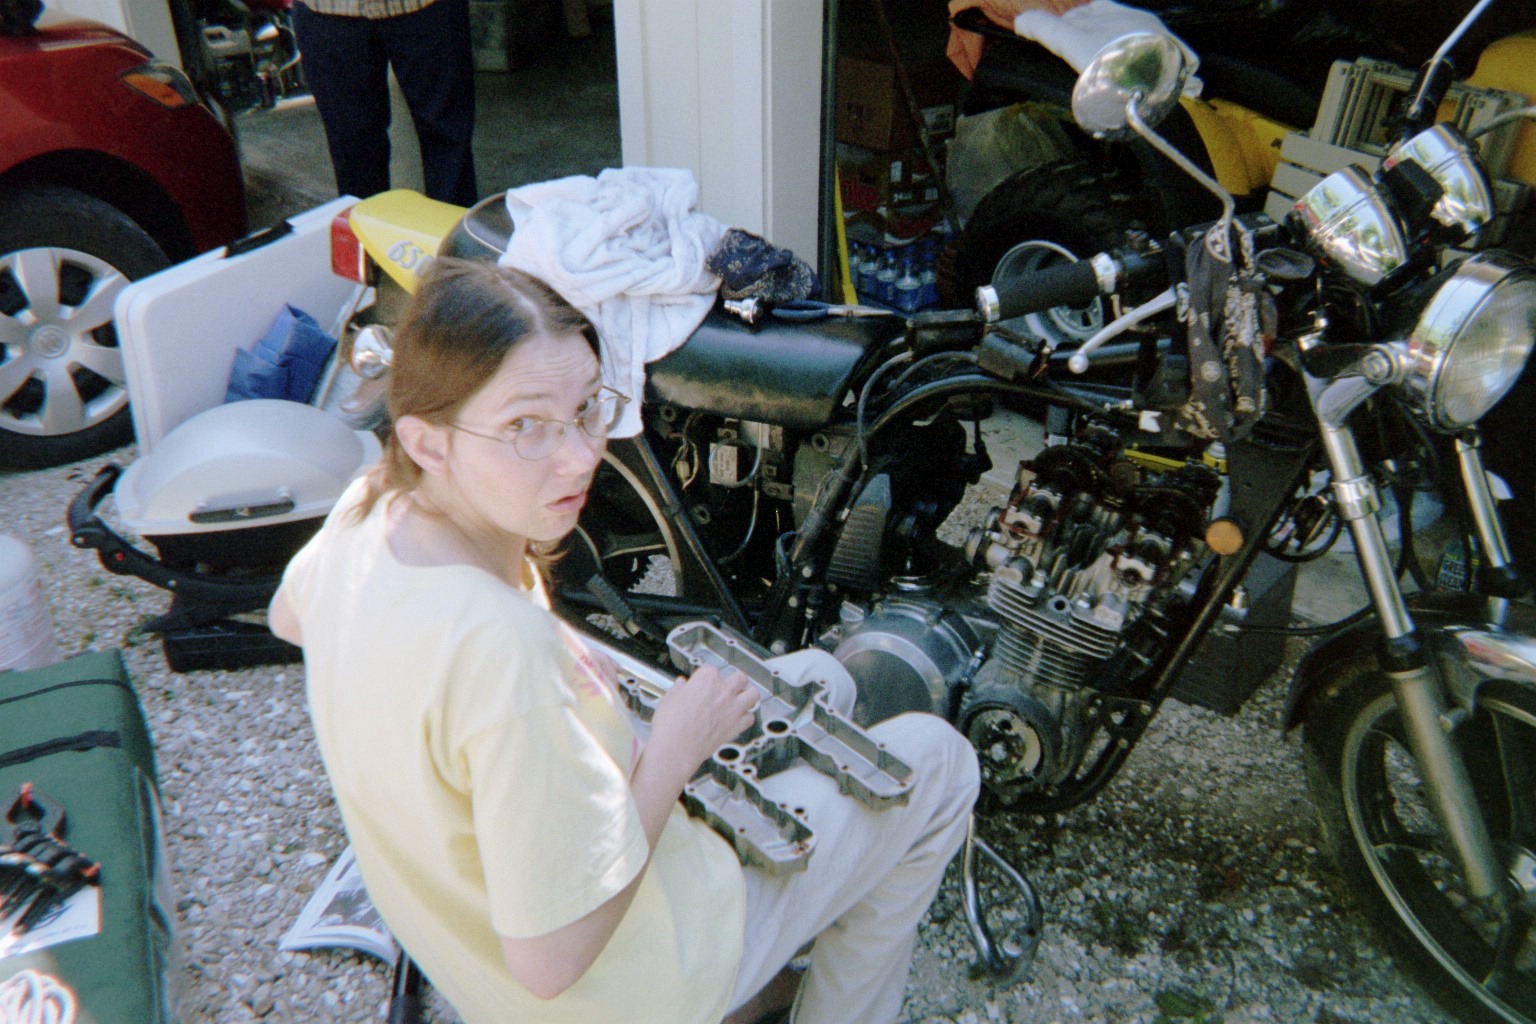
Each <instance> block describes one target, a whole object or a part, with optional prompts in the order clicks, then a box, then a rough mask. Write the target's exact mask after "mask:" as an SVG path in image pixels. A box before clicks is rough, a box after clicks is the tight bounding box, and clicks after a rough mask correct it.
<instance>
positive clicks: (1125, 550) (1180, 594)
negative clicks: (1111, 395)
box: [823, 429, 1221, 797]
mask: <svg viewBox="0 0 1536 1024" xmlns="http://www.w3.org/2000/svg"><path fill="white" fill-rule="evenodd" d="M1220 487H1221V481H1220V477H1219V476H1218V475H1217V474H1216V473H1215V472H1214V471H1212V470H1211V469H1209V468H1207V467H1205V466H1204V465H1201V464H1199V463H1193V464H1183V463H1177V462H1168V461H1167V460H1152V459H1138V458H1136V457H1135V455H1134V453H1133V454H1132V455H1127V454H1126V452H1125V451H1124V449H1123V447H1122V445H1121V442H1120V439H1119V437H1118V436H1117V435H1113V434H1111V433H1110V432H1108V431H1105V430H1102V429H1101V430H1098V431H1097V432H1090V433H1089V435H1088V436H1087V438H1086V440H1079V441H1074V442H1072V443H1069V444H1066V445H1060V446H1057V447H1054V448H1047V449H1046V450H1045V451H1043V452H1042V453H1041V454H1040V455H1039V456H1037V457H1036V458H1035V459H1033V460H1030V461H1026V462H1023V463H1021V464H1020V466H1019V471H1018V475H1017V478H1016V484H1015V486H1014V488H1013V490H1012V492H1011V494H1010V495H1009V497H1008V500H1007V502H1006V503H1005V504H1004V505H1003V506H1001V507H998V508H993V509H992V510H991V511H990V512H989V513H988V514H987V516H986V518H985V520H984V521H983V522H982V524H981V525H980V526H978V527H977V528H975V529H974V530H972V531H971V534H970V536H969V538H968V540H967V543H966V546H965V551H964V558H965V560H966V562H968V568H967V567H962V570H963V571H962V573H961V574H960V575H961V577H962V578H956V577H954V576H951V578H950V579H949V581H948V582H947V583H942V584H941V583H937V582H933V583H924V584H919V583H918V582H917V581H912V580H900V579H898V580H893V581H891V582H890V584H888V589H887V592H886V594H885V596H884V597H882V598H880V599H878V600H876V601H875V602H874V603H873V604H872V605H870V606H867V607H866V606H864V605H860V604H855V603H853V602H851V601H849V602H845V603H844V605H843V608H842V612H841V622H840V625H839V626H838V627H837V628H836V629H835V630H833V632H832V634H830V635H829V636H827V637H824V638H823V644H824V646H826V647H828V648H829V649H832V650H833V653H834V654H835V656H836V657H837V659H838V661H840V662H842V663H843V665H844V667H845V668H847V669H848V671H849V673H850V674H851V675H852V676H853V677H854V679H855V680H856V681H857V683H858V686H859V703H858V706H857V709H856V711H855V718H856V720H857V721H859V722H860V723H863V724H868V723H870V722H874V721H879V720H880V719H882V718H887V717H890V716H891V715H894V714H899V713H901V712H902V711H908V710H925V711H933V712H936V713H938V714H943V715H946V716H947V717H950V718H951V719H952V720H954V721H955V722H956V724H957V725H958V727H959V728H960V730H961V731H962V732H964V733H966V735H967V736H969V738H970V739H971V742H972V744H973V745H974V746H975V747H976V750H977V752H978V755H979V757H980V760H981V766H982V775H983V780H984V781H985V783H986V784H987V786H988V787H989V788H990V789H991V790H993V791H994V793H996V794H998V795H1000V796H1004V797H1014V796H1017V795H1019V794H1020V793H1022V792H1026V791H1045V790H1049V789H1051V788H1052V787H1054V786H1056V785H1058V784H1060V783H1061V782H1062V781H1064V780H1065V779H1066V778H1067V777H1068V776H1069V775H1071V773H1072V772H1073V771H1074V770H1075V769H1076V768H1077V767H1078V766H1079V765H1080V764H1081V763H1082V762H1083V760H1084V758H1085V756H1086V755H1087V754H1088V753H1089V752H1090V751H1091V750H1093V749H1097V748H1095V747H1094V737H1095V735H1096V734H1098V730H1097V729H1096V718H1095V717H1094V716H1095V714H1096V712H1095V710H1094V709H1095V707H1096V706H1097V705H1098V703H1099V702H1098V700H1097V696H1098V693H1099V691H1100V690H1101V689H1102V688H1103V686H1104V683H1105V680H1104V678H1103V676H1104V673H1106V672H1107V671H1110V670H1116V671H1119V670H1121V662H1120V661H1115V660H1114V659H1116V658H1117V656H1118V655H1120V654H1121V653H1122V652H1124V651H1126V650H1127V649H1128V648H1129V650H1130V652H1131V653H1132V655H1133V656H1134V657H1145V654H1144V653H1143V649H1144V648H1146V646H1147V644H1148V642H1149V640H1148V638H1149V636H1151V637H1154V638H1156V639H1155V642H1160V638H1161V636H1162V634H1160V633H1157V632H1156V631H1155V630H1153V629H1149V628H1138V624H1139V623H1141V622H1142V621H1143V619H1145V618H1146V616H1147V615H1148V614H1149V613H1150V614H1154V615H1155V614H1157V613H1158V612H1160V611H1162V610H1165V609H1167V608H1168V607H1170V606H1171V605H1174V604H1178V603H1181V602H1184V601H1187V600H1188V599H1189V598H1190V596H1191V594H1192V593H1193V588H1194V584H1195V581H1196V580H1197V578H1198V575H1199V572H1200V570H1201V569H1202V567H1203V566H1204V565H1206V564H1207V563H1208V559H1209V554H1210V553H1209V550H1208V549H1207V548H1206V546H1205V543H1204V539H1203V534H1204V529H1205V525H1206V523H1207V521H1208V519H1209V516H1210V514H1211V510H1212V507H1213V506H1214V505H1215V503H1216V501H1217V498H1218V495H1219V492H1220ZM957 557H958V556H957ZM978 570H979V572H978ZM1100 735H1101V734H1100Z"/></svg>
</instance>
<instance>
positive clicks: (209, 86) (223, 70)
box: [172, 0, 309, 130]
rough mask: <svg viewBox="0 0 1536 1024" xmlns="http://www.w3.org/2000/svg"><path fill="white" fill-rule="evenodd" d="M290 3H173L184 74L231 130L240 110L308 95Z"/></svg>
mask: <svg viewBox="0 0 1536 1024" xmlns="http://www.w3.org/2000/svg"><path fill="white" fill-rule="evenodd" d="M292 6H293V3H292V0H192V2H191V3H190V4H188V5H179V4H172V11H173V13H174V14H175V16H176V30H177V40H178V43H179V45H180V48H181V52H182V61H183V64H184V65H185V67H186V69H187V73H188V75H189V76H190V77H191V78H192V81H193V82H195V83H196V84H197V87H198V89H199V90H201V91H202V93H203V95H204V96H207V97H208V98H210V99H211V100H213V101H214V102H216V103H217V104H218V106H219V109H220V110H221V111H222V112H223V114H224V119H225V122H226V123H227V124H229V125H230V126H231V129H232V130H233V126H234V124H235V116H236V115H238V114H241V113H244V112H246V111H249V110H257V109H265V110H270V109H272V108H274V107H276V106H277V105H278V104H280V103H282V102H283V101H284V100H291V99H295V98H298V97H302V96H306V95H308V92H309V89H308V86H306V85H305V83H304V72H303V65H302V59H301V56H300V54H299V46H298V39H297V36H296V35H295V34H294V31H293V14H292Z"/></svg>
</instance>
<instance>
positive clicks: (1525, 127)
mask: <svg viewBox="0 0 1536 1024" xmlns="http://www.w3.org/2000/svg"><path fill="white" fill-rule="evenodd" d="M1468 81H1469V82H1471V83H1472V84H1473V85H1479V86H1482V87H1483V88H1485V89H1507V90H1509V91H1510V92H1517V93H1519V94H1520V95H1522V96H1524V97H1525V102H1526V103H1536V32H1521V33H1520V34H1518V35H1513V36H1506V37H1505V38H1503V39H1500V40H1497V41H1495V42H1493V43H1490V44H1489V45H1488V46H1487V48H1485V49H1484V50H1483V54H1482V56H1481V57H1479V58H1478V60H1477V71H1475V72H1474V73H1473V75H1472V77H1471V78H1469V79H1468ZM1504 173H1505V175H1507V176H1508V177H1511V178H1519V179H1520V180H1521V181H1524V182H1528V183H1530V184H1533V185H1536V123H1532V122H1531V121H1526V122H1525V123H1524V124H1522V125H1521V126H1520V134H1519V135H1518V136H1516V138H1515V148H1514V151H1513V153H1512V154H1511V156H1510V159H1509V166H1508V167H1506V168H1505V169H1504Z"/></svg>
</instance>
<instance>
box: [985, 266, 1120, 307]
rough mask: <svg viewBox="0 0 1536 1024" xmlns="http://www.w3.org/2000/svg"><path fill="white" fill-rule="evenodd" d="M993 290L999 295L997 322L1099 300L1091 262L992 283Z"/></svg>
mask: <svg viewBox="0 0 1536 1024" xmlns="http://www.w3.org/2000/svg"><path fill="white" fill-rule="evenodd" d="M992 290H993V291H994V292H996V293H997V306H998V319H1001V320H1007V319H1010V318H1012V317H1016V316H1023V315H1024V314H1025V313H1037V312H1039V311H1040V310H1043V309H1054V308H1056V307H1057V306H1083V305H1086V304H1087V303H1088V302H1090V301H1091V300H1093V299H1095V298H1098V295H1099V278H1098V275H1097V274H1096V273H1094V269H1093V263H1092V262H1091V261H1089V260H1078V261H1077V262H1076V263H1061V264H1058V265H1056V266H1054V267H1046V268H1045V269H1044V270H1035V271H1031V272H1029V273H1027V274H1020V275H1018V276H1017V277H1010V278H1008V279H1007V280H1002V281H993V282H992Z"/></svg>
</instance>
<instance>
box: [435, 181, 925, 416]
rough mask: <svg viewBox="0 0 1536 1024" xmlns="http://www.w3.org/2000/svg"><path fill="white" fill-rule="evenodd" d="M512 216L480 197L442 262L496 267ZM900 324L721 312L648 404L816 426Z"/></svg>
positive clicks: (672, 365) (658, 382)
mask: <svg viewBox="0 0 1536 1024" xmlns="http://www.w3.org/2000/svg"><path fill="white" fill-rule="evenodd" d="M511 237H512V215H511V213H509V212H508V211H507V203H506V198H505V196H504V195H502V194H501V193H497V194H495V195H492V196H489V197H487V198H485V199H482V200H480V201H479V202H478V203H476V204H475V205H474V206H472V207H470V208H469V210H468V211H466V212H465V214H464V216H463V218H461V219H460V221H459V223H458V224H457V225H456V226H455V227H454V229H453V230H452V231H451V232H449V233H448V236H447V237H446V238H444V239H443V241H442V244H441V245H440V246H438V250H437V254H438V255H439V256H450V257H455V258H458V259H466V260H483V261H486V262H493V261H495V260H496V259H498V258H500V256H501V254H502V253H504V252H506V249H507V240H508V239H510V238H511ZM901 329H902V327H901V321H900V320H898V319H896V318H885V317H870V318H856V317H850V318H843V317H829V318H827V319H825V320H819V321H813V322H810V323H803V322H798V321H786V320H773V319H772V318H771V317H770V318H769V321H768V322H767V323H765V324H761V325H758V326H756V327H750V326H748V325H747V324H744V323H742V322H741V321H740V320H738V319H736V318H735V317H733V316H731V315H729V314H727V313H725V312H724V311H723V310H721V309H719V308H716V309H715V310H713V311H712V312H711V313H710V314H709V316H707V317H706V318H705V319H704V322H703V323H702V324H700V325H699V328H698V330H696V331H694V332H693V335H692V336H691V337H689V339H688V341H687V342H686V343H684V344H683V346H682V347H681V348H679V349H677V350H675V351H673V352H672V353H670V354H668V355H667V356H664V357H663V358H661V359H659V360H657V361H656V362H654V363H652V364H651V365H650V367H649V369H648V370H647V376H648V382H647V391H648V394H647V396H646V397H647V400H648V401H653V402H655V401H659V402H666V403H671V404H674V405H682V406H686V407H688V408H689V409H698V410H700V411H702V412H708V413H715V414H717V415H720V416H730V417H734V418H737V419H745V420H755V421H758V422H766V423H776V424H781V425H783V426H786V427H798V428H803V429H815V428H816V427H820V426H824V425H825V424H826V423H827V422H828V421H829V420H831V419H832V414H833V413H834V412H836V410H837V404H838V402H840V401H841V400H842V398H843V394H844V392H845V391H846V390H847V387H848V381H849V379H850V378H852V376H853V371H854V368H855V367H857V366H858V364H859V360H860V359H862V358H863V357H864V353H865V352H866V351H868V350H870V349H871V348H872V347H874V346H877V345H879V344H880V343H882V342H884V341H885V340H886V339H888V338H890V337H892V336H893V335H895V334H898V333H900V331H901Z"/></svg>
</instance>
